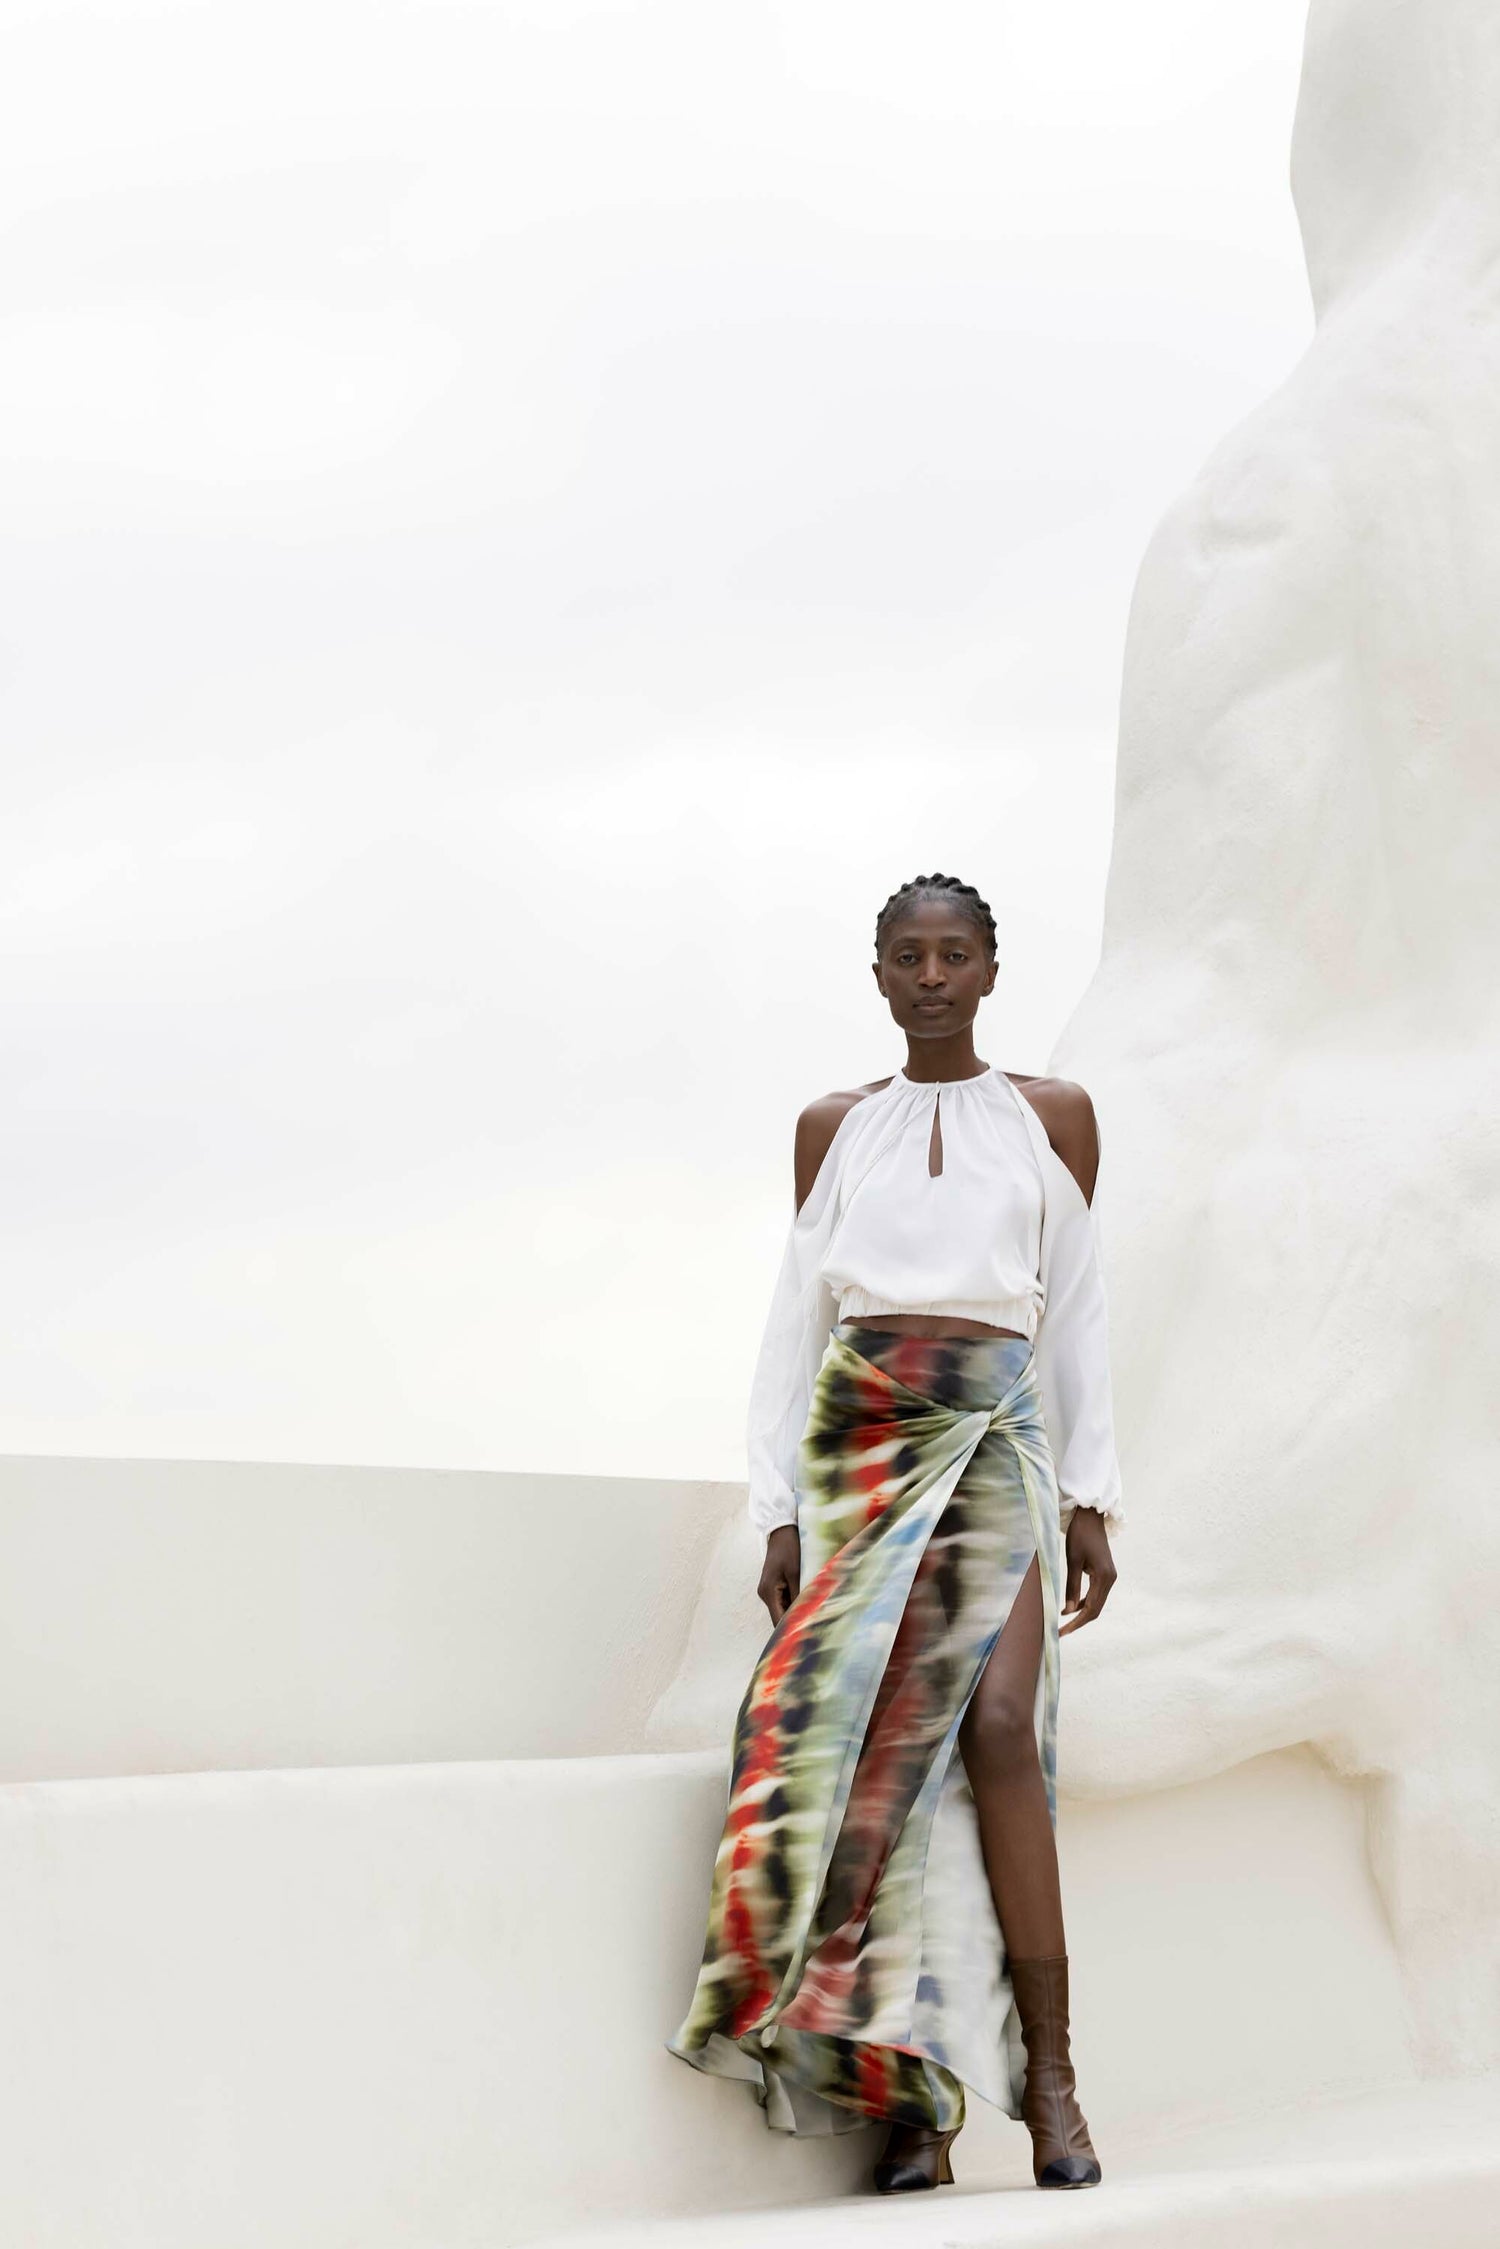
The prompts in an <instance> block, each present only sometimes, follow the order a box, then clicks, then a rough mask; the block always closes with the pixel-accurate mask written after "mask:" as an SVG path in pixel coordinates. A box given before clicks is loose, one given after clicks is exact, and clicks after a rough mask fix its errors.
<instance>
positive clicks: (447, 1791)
mask: <svg viewBox="0 0 1500 2249" xmlns="http://www.w3.org/2000/svg"><path fill="white" fill-rule="evenodd" d="M724 1786H725V1760H724V1758H723V1757H722V1756H721V1755H719V1754H717V1753H714V1752H708V1753H687V1754H683V1755H661V1756H639V1757H604V1758H576V1759H557V1760H550V1759H537V1760H531V1761H517V1762H511V1763H472V1764H468V1763H453V1764H440V1765H406V1766H389V1767H370V1768H364V1769H358V1768H354V1769H346V1770H338V1769H327V1770H317V1769H305V1770H301V1771H295V1772H250V1773H219V1774H188V1775H176V1776H154V1777H148V1778H145V1779H135V1780H127V1779H118V1780H98V1781H63V1782H52V1783H35V1784H27V1785H17V1786H11V1787H7V1788H3V1789H0V2022H3V2023H4V2035H3V2037H0V2137H3V2142H4V2145H3V2154H0V2240H3V2241H4V2242H6V2243H7V2244H8V2243H10V2242H15V2243H17V2244H24V2245H25V2249H206V2245H210V2244H211V2245H212V2249H267V2245H268V2244H274V2245H275V2249H351V2245H357V2249H504V2245H506V2244H512V2243H516V2242H522V2241H531V2240H540V2239H545V2238H547V2237H549V2236H551V2235H556V2234H564V2233H566V2232H567V2231H569V2230H570V2229H572V2230H574V2231H576V2230H578V2229H580V2228H583V2227H586V2226H590V2225H598V2224H601V2223H604V2222H606V2221H608V2222H614V2221H623V2220H640V2219H647V2218H653V2219H657V2220H666V2219H670V2218H673V2217H691V2218H693V2220H694V2224H695V2225H696V2226H697V2227H698V2229H699V2232H700V2234H701V2232H702V2230H703V2227H704V2226H705V2225H706V2223H707V2220H708V2218H709V2217H710V2216H712V2217H714V2218H717V2217H718V2216H719V2215H721V2214H723V2213H726V2212H731V2211H735V2210H739V2211H755V2210H762V2211H764V2210H765V2209H767V2208H768V2207H771V2206H775V2205H785V2204H792V2205H796V2204H807V2203H815V2202H818V2201H820V2200H826V2199H827V2198H829V2197H835V2198H837V2197H841V2196H843V2195H845V2194H846V2193H847V2192H848V2190H849V2189H850V2188H852V2187H854V2186H856V2185H857V2184H858V2182H859V2180H860V2179H861V2177H862V2176H864V2175H865V2174H866V2173H867V2169H868V2163H869V2160H870V2154H869V2149H868V2146H867V2144H866V2143H867V2140H868V2137H869V2136H868V2135H867V2134H864V2133H858V2134H852V2135H849V2136H847V2137H846V2138H844V2139H840V2140H835V2141H821V2142H796V2141H791V2140H788V2139H786V2138H784V2137H782V2136H780V2135H773V2134H770V2133H768V2131H767V2129H766V2126H765V2124H764V2121H763V2119H762V2115H761V2111H760V2110H759V2108H758V2107H757V2106H756V2103H755V2101H754V2098H753V2095H752V2094H751V2092H750V2090H749V2089H748V2087H746V2086H745V2085H744V2084H727V2083H724V2082H722V2081H719V2080H714V2079H710V2078H706V2077H703V2076H701V2075H699V2074H698V2073H697V2072H695V2071H693V2070H690V2069H689V2068H687V2066H686V2065H685V2064H683V2063H682V2062H680V2061H678V2060H677V2059H676V2058H675V2057H673V2056H672V2055H670V2054H668V2053H667V2052H666V2050H665V2046H664V2043H663V2041H664V2040H665V2039H666V2037H667V2036H668V2035H669V2034H670V2032H671V2031H672V2030H673V2029H674V2028H675V2027H676V2024H677V2022H678V2020H679V2019H680V2017H681V2014H682V2013H683V2011H684V2010H685V2008H686V2005H687V2001H688V1997H689V1994H690V1992H691V1988H692V1982H693V1976H694V1973H695V1970H696V1967H697V1963H698V1959H699V1955H700V1952H701V1948H702V1940H703V1928H704V1919H703V1916H704V1908H705V1905H706V1901H707V1893H708V1880H709V1870H710V1866H711V1862H712V1855H713V1850H714V1846H715V1844H716V1842H717V1840H718V1834H719V1828H720V1824H721V1821H722V1817H723V1810H724ZM1060 1843H1061V1851H1062V1857H1063V1867H1064V1881H1065V1895H1066V1896H1067V1899H1068V1913H1069V1939H1070V1951H1071V1954H1072V1958H1073V1961H1074V2009H1073V2019H1074V2050H1075V2054H1076V2056H1077V2059H1078V2066H1079V2082H1080V2089H1081V2091H1082V2094H1083V2097H1084V2100H1085V2105H1086V2108H1087V2112H1088V2115H1089V2118H1090V2122H1091V2123H1092V2124H1093V2125H1094V2126H1095V2128H1096V2130H1097V2131H1098V2132H1099V2134H1100V2135H1101V2153H1104V2152H1105V2151H1106V2150H1107V2151H1108V2154H1109V2159H1110V2165H1111V2177H1110V2182H1109V2184H1110V2192H1109V2196H1108V2197H1106V2196H1105V2195H1104V2192H1103V2190H1102V2189H1100V2190H1097V2191H1095V2192H1093V2193H1086V2194H1076V2195H1068V2196H1066V2197H1050V2196H1049V2197H1045V2198H1044V2197H1038V2196H1035V2195H1034V2191H1033V2190H1030V2189H1029V2188H1028V2189H1027V2192H1026V2194H1025V2195H1024V2196H1018V2197H1014V2198H1008V2200H1007V2208H1006V2213H1005V2215H1006V2222H1007V2224H1008V2225H1009V2224H1010V2222H1011V2221H1012V2219H1013V2217H1014V2215H1015V2212H1016V2211H1017V2210H1021V2211H1023V2213H1024V2214H1025V2222H1026V2223H1028V2224H1057V2223H1059V2222H1060V2220H1059V2218H1058V2217H1057V2216H1056V2215H1053V2216H1051V2217H1049V2216H1048V2215H1047V2214H1046V2209H1043V2210H1041V2211H1038V2210H1037V2207H1036V2206H1037V2204H1038V2203H1045V2205H1046V2207H1047V2208H1048V2209H1050V2208H1052V2206H1053V2205H1054V2204H1056V2203H1057V2202H1059V2201H1062V2202H1064V2203H1065V2204H1066V2207H1067V2212H1068V2213H1069V2214H1070V2215H1069V2221H1068V2222H1070V2223H1072V2224H1086V2225H1093V2224H1096V2223H1098V2222H1100V2220H1099V2218H1098V2217H1097V2216H1090V2215H1089V2214H1088V2213H1089V2210H1090V2209H1093V2210H1095V2211H1096V2212H1097V2211H1098V2210H1100V2209H1106V2210H1107V2209H1108V2208H1111V2207H1114V2206H1116V2205H1117V2202H1118V2197H1119V2195H1120V2194H1121V2193H1123V2192H1124V2189H1125V2185H1126V2180H1127V2178H1128V2176H1129V2163H1130V2161H1131V2159H1132V2151H1133V2150H1135V2149H1137V2148H1138V2147H1139V2145H1140V2144H1141V2139H1142V2134H1143V2132H1144V2130H1145V2128H1146V2127H1147V2126H1148V2125H1149V2127H1150V2128H1151V2129H1152V2130H1153V2131H1159V2130H1161V2129H1163V2128H1164V2127H1166V2126H1168V2125H1170V2126H1171V2128H1172V2129H1174V2130H1176V2131H1185V2130H1187V2129H1188V2128H1189V2127H1191V2126H1193V2125H1195V2124H1197V2125H1206V2124H1208V2123H1211V2122H1213V2121H1214V2120H1215V2119H1216V2118H1217V2119H1222V2118H1224V2117H1231V2116H1234V2115H1236V2114H1240V2113H1244V2112H1247V2111H1249V2110H1251V2109H1253V2108H1256V2107H1258V2106H1260V2105H1263V2103H1264V2100H1265V2094H1266V2088H1267V2087H1274V2088H1276V2089H1277V2090H1278V2092H1279V2093H1280V2095H1281V2096H1282V2098H1283V2099H1284V2100H1285V2101H1287V2102H1293V2101H1300V2100H1305V2099H1312V2098H1320V2097H1321V2098H1326V2097H1329V2096H1331V2095H1336V2094H1341V2093H1342V2094H1348V2093H1352V2092H1356V2091H1361V2090H1368V2089H1370V2088H1372V2087H1375V2086H1380V2085H1383V2084H1387V2083H1390V2082H1391V2081H1393V2080H1399V2079H1400V2078H1402V2077H1403V2076H1410V2063H1409V2061H1408V2058H1407V2046H1406V2039H1405V2034H1404V2027H1403V2012H1402V2005H1401V1995H1400V1991H1399V1987H1398V1984H1397V1981H1396V1976H1395V1971H1394V1968H1393V1965H1392V1962H1391V1957H1390V1950H1389V1944H1388V1939H1387V1936H1386V1931H1385V1927H1384V1923H1383V1921H1382V1919H1381V1916H1380V1913H1379V1910H1378V1906H1377V1903H1376V1900H1375V1898H1374V1894H1373V1891H1372V1889H1371V1885H1370V1880H1369V1875H1368V1871H1367V1867H1366V1863H1365V1853H1364V1843H1363V1806H1362V1802H1361V1799H1360V1797H1359V1795H1358V1792H1357V1791H1353V1790H1350V1789H1348V1788H1347V1787H1345V1786H1344V1785H1343V1784H1341V1783H1339V1782H1337V1781H1335V1780H1334V1779H1333V1778H1332V1777H1331V1776H1329V1775H1328V1774H1327V1772H1326V1771H1325V1770H1324V1769H1323V1767H1322V1766H1321V1765H1320V1764H1319V1763H1318V1761H1317V1760H1316V1759H1314V1758H1312V1757H1311V1756H1309V1755H1307V1754H1305V1753H1302V1752H1282V1753H1278V1754H1276V1755H1273V1756H1270V1757H1265V1758H1258V1759H1256V1760H1255V1761H1254V1762H1253V1763H1251V1764H1248V1765H1246V1766H1243V1767H1241V1768H1240V1769H1239V1770H1238V1771H1236V1772H1233V1773H1228V1774H1223V1775H1220V1776H1219V1777H1218V1778H1217V1779H1215V1780H1213V1781H1209V1782H1204V1783H1202V1784H1198V1785H1195V1786H1193V1787H1189V1788H1181V1789H1173V1790H1169V1791H1166V1792H1164V1793H1163V1794H1161V1795H1159V1796H1156V1797H1146V1798H1133V1799H1128V1800H1126V1801H1123V1802H1120V1803H1117V1804H1102V1805H1101V1804H1090V1805H1077V1804H1070V1803H1068V1802H1067V1801H1066V1800H1065V1801H1064V1804H1063V1807H1062V1814H1061V1823H1060ZM973 2107H974V2112H975V2113H974V2119H973V2122H972V2123H971V2125H970V2127H969V2128H968V2129H967V2130H966V2132H965V2134H964V2140H963V2149H964V2155H963V2165H962V2169H963V2174H964V2181H965V2192H966V2193H967V2191H968V2190H969V2189H970V2188H971V2187H974V2186H981V2185H984V2184H986V2183H987V2182H989V2181H991V2180H993V2179H996V2178H999V2179H1004V2178H1005V2177H1020V2178H1022V2179H1029V2172H1026V2171H1025V2170H1024V2168H1023V2169H1021V2170H1019V2171H1018V2168H1017V2167H1018V2163H1020V2161H1021V2158H1022V2156H1023V2155H1024V2148H1025V2135H1024V2133H1023V2132H1022V2129H1021V2127H1020V2126H1018V2125H1016V2124H1014V2123H1013V2122H1011V2121H1010V2120H1009V2119H1007V2118H1004V2117H1002V2116H1000V2115H999V2113H998V2112H997V2111H994V2110H988V2109H985V2107H984V2105H983V2104H982V2103H979V2102H977V2101H976V2102H975V2103H974V2104H973ZM1117 2171H1118V2173H1119V2178H1118V2181H1117V2180H1116V2172H1117ZM1131 2191H1132V2192H1136V2191H1137V2190H1136V2189H1134V2188H1132V2190H1131ZM1139 2191H1141V2192H1145V2191H1146V2190H1145V2189H1144V2188H1142V2189H1141V2190H1139ZM1195 2191H1196V2190H1195ZM1202 2191H1204V2192H1207V2191H1208V2189H1207V2188H1204V2189H1203V2190H1202ZM963 2199H964V2198H963V2196H961V2195H957V2194H955V2193H952V2192H950V2191H949V2190H945V2191H944V2194H943V2195H941V2196H938V2197H934V2198H933V2201H934V2202H935V2203H942V2204H944V2206H945V2208H946V2209H947V2210H948V2211H949V2212H952V2211H953V2210H954V2209H955V2208H958V2207H961V2206H962V2203H963ZM885 2207H886V2206H885V2205H884V2204H883V2203H882V2204H879V2205H878V2206H875V2208H874V2212H873V2215H872V2218H871V2221H870V2222H872V2223H876V2222H883V2218H882V2215H881V2214H882V2213H883V2211H884V2210H885ZM778 2222H781V2221H778ZM785 2222H786V2223H788V2224H791V2223H794V2222H795V2223H800V2222H802V2221H800V2220H796V2221H794V2220H790V2219H788V2220H786V2221H785ZM819 2222H820V2223H821V2222H822V2221H821V2220H820V2221H819ZM843 2222H845V2219H844V2218H843V2217H842V2216H841V2218H840V2223H843ZM908 2222H909V2223H913V2224H914V2223H916V2222H917V2220H916V2218H915V2216H914V2215H911V2216H909V2219H908ZM921 2222H922V2223H927V2222H929V2221H928V2220H926V2219H924V2220H922V2221H921ZM949 2222H950V2221H949V2219H948V2218H947V2217H945V2218H944V2219H943V2223H944V2224H947V2223H949Z"/></svg>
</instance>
